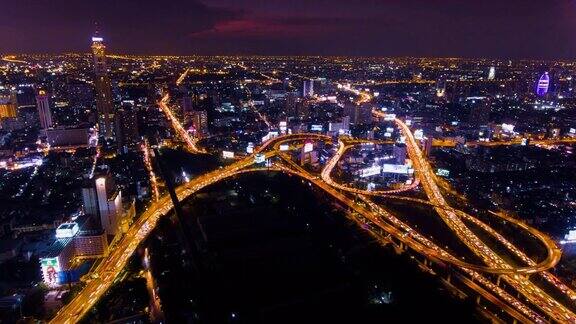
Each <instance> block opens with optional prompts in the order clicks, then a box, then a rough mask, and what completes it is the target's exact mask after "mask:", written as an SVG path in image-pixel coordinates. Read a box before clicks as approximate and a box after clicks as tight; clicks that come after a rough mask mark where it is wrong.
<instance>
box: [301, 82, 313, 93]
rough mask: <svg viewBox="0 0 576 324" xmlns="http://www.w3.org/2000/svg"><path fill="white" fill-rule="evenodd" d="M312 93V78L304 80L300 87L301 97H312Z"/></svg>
mask: <svg viewBox="0 0 576 324" xmlns="http://www.w3.org/2000/svg"><path fill="white" fill-rule="evenodd" d="M313 95H314V80H305V81H304V87H303V89H302V97H312V96H313Z"/></svg>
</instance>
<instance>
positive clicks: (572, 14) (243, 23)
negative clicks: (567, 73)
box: [0, 0, 576, 59]
mask: <svg viewBox="0 0 576 324" xmlns="http://www.w3.org/2000/svg"><path fill="white" fill-rule="evenodd" d="M3 2H4V3H3V4H2V6H1V7H2V8H1V9H0V52H2V53H22V52H24V53H32V52H64V51H88V49H89V45H90V44H89V42H90V36H91V34H92V32H93V30H94V22H95V21H98V23H99V25H100V26H101V27H100V29H101V34H102V35H103V36H104V37H105V39H106V41H107V44H108V47H109V48H110V51H112V52H117V53H118V52H121V53H142V54H272V55H293V54H297V55H299V54H303V55H361V56H443V57H456V56H461V57H493V58H544V59H549V58H561V59H574V58H576V0H539V1H536V0H476V1H472V0H350V1H348V0H164V1H152V0H12V1H10V0H6V1H3Z"/></svg>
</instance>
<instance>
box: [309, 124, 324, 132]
mask: <svg viewBox="0 0 576 324" xmlns="http://www.w3.org/2000/svg"><path fill="white" fill-rule="evenodd" d="M323 129H324V127H322V125H312V126H310V130H311V131H313V132H321V131H322V130H323Z"/></svg>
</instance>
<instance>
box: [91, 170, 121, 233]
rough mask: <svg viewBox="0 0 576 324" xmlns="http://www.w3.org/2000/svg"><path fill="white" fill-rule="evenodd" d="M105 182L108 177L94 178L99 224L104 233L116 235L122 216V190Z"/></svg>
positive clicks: (107, 180)
mask: <svg viewBox="0 0 576 324" xmlns="http://www.w3.org/2000/svg"><path fill="white" fill-rule="evenodd" d="M107 182H109V177H106V176H102V177H98V178H96V196H97V197H98V211H99V213H100V225H101V226H102V229H103V230H104V231H105V232H106V234H108V235H116V233H117V232H118V229H119V225H120V218H121V217H122V192H121V191H120V190H117V189H116V188H115V186H111V185H110V184H107Z"/></svg>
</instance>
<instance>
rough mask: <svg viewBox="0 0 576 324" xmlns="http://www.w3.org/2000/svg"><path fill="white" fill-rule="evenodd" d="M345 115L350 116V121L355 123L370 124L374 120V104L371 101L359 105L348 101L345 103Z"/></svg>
mask: <svg viewBox="0 0 576 324" xmlns="http://www.w3.org/2000/svg"><path fill="white" fill-rule="evenodd" d="M343 116H344V117H345V116H348V117H350V123H351V124H354V125H363V124H370V123H371V122H372V105H370V104H369V103H364V104H362V105H357V104H355V103H351V102H348V103H346V104H345V105H344V114H343Z"/></svg>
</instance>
